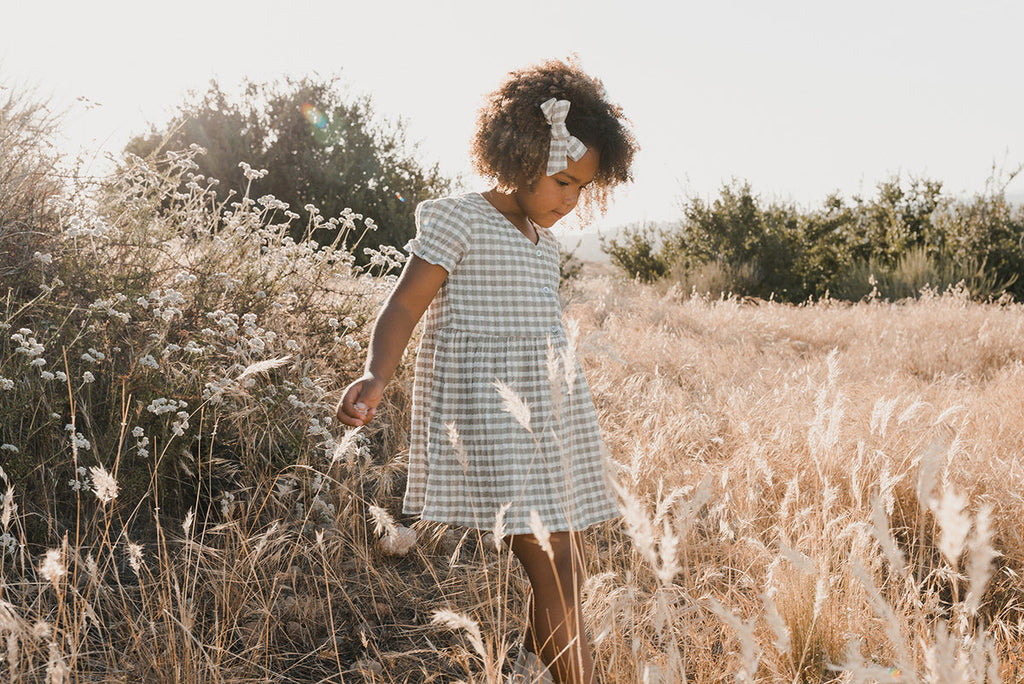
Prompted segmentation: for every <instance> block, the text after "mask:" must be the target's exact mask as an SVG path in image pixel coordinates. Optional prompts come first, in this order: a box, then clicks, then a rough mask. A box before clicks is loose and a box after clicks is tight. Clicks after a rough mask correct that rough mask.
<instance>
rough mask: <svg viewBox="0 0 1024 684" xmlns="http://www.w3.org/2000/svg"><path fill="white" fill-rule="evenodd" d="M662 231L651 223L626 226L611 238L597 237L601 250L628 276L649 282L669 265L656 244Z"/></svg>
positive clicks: (666, 269) (668, 267)
mask: <svg viewBox="0 0 1024 684" xmlns="http://www.w3.org/2000/svg"><path fill="white" fill-rule="evenodd" d="M661 234H662V233H661V232H660V231H658V230H656V229H655V228H654V227H653V226H650V225H646V224H642V223H640V224H636V225H632V226H627V227H626V229H625V230H624V231H622V233H621V234H620V235H619V236H618V237H614V238H606V237H604V236H603V235H602V236H601V249H602V250H603V251H604V253H605V254H607V255H608V257H609V258H610V259H611V262H612V263H613V264H614V265H616V266H618V267H619V268H620V269H622V271H623V272H624V273H625V274H626V275H627V276H629V277H630V278H636V279H638V280H640V281H641V282H644V283H651V282H654V281H655V280H658V279H659V278H661V277H663V276H664V275H665V274H667V273H668V272H669V269H670V268H671V266H672V264H671V262H670V261H669V260H668V258H667V256H666V255H665V254H663V250H660V249H659V247H658V246H657V243H658V239H659V235H661Z"/></svg>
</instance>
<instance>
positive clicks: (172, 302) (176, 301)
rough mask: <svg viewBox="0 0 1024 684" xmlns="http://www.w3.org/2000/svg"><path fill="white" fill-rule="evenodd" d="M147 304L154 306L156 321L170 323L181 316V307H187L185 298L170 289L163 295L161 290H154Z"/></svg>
mask: <svg viewBox="0 0 1024 684" xmlns="http://www.w3.org/2000/svg"><path fill="white" fill-rule="evenodd" d="M179 275H181V274H179ZM186 276H187V274H186ZM188 277H194V276H188ZM140 299H141V298H140ZM136 301H137V300H136ZM147 304H151V305H152V306H153V312H152V313H153V318H154V319H159V320H162V321H164V322H165V323H170V322H171V321H173V320H174V319H175V318H176V317H178V316H181V307H183V306H184V305H185V296H184V295H183V294H181V293H180V292H178V291H177V290H175V289H174V288H170V287H169V288H167V289H165V290H164V291H163V292H162V293H161V291H160V290H153V291H152V292H150V293H149V299H148V301H147Z"/></svg>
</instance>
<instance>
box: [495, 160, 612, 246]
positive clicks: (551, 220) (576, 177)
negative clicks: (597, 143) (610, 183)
mask: <svg viewBox="0 0 1024 684" xmlns="http://www.w3.org/2000/svg"><path fill="white" fill-rule="evenodd" d="M599 161H600V153H599V152H598V150H597V148H595V147H588V148H587V151H586V154H584V155H583V156H582V157H580V158H579V161H573V160H572V158H571V157H570V158H569V159H568V162H569V166H568V167H566V168H565V170H564V171H559V172H558V173H556V174H555V175H553V176H542V177H541V178H540V179H539V180H538V181H536V182H535V183H534V184H533V187H532V188H531V187H524V188H520V189H518V190H516V191H515V193H514V196H515V198H516V202H517V203H518V204H519V208H520V209H521V210H522V211H523V213H524V214H526V215H527V216H529V217H530V219H531V220H532V221H533V222H534V223H536V224H537V225H538V226H541V227H544V228H550V227H551V226H553V225H555V223H556V222H557V221H558V220H559V219H561V218H562V217H563V216H565V215H566V214H568V213H569V212H571V211H572V210H573V209H575V208H576V204H577V203H578V202H579V200H580V193H581V192H582V191H583V189H584V188H585V187H586V186H587V185H588V184H589V183H590V182H591V181H592V180H594V176H596V175H597V169H598V162H599Z"/></svg>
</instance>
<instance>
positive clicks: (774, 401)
mask: <svg viewBox="0 0 1024 684" xmlns="http://www.w3.org/2000/svg"><path fill="white" fill-rule="evenodd" d="M193 154H194V151H193ZM189 169H190V166H189V154H184V155H181V156H177V157H176V158H174V159H172V160H171V161H170V162H168V163H166V164H164V165H161V166H158V167H154V166H153V165H152V164H151V163H148V162H144V161H142V160H137V159H136V160H131V159H129V160H128V161H127V162H126V163H125V166H124V167H123V168H122V169H120V171H119V175H118V176H117V177H116V178H115V179H114V180H113V181H111V182H109V183H107V184H105V185H104V186H102V187H100V188H95V189H94V191H93V192H91V193H89V194H88V196H85V195H82V196H78V195H72V196H71V197H68V198H65V199H61V200H60V201H59V202H58V201H57V200H56V199H53V198H52V197H51V204H50V205H48V206H51V207H52V214H47V216H45V217H44V218H45V219H46V220H42V221H40V222H38V223H37V224H35V226H34V227H33V229H32V230H31V231H24V232H19V231H17V230H13V229H12V230H11V231H10V232H9V233H7V234H4V235H3V240H4V243H3V244H4V247H5V250H6V251H5V252H4V254H3V255H0V256H3V258H4V259H5V260H4V261H0V272H2V273H3V274H4V291H3V295H4V297H5V299H4V302H3V304H2V306H0V324H2V326H0V327H2V328H3V336H2V339H0V443H2V447H0V448H2V451H0V454H2V460H0V463H2V464H3V474H2V479H3V482H2V483H0V485H2V491H3V492H4V496H3V505H2V509H0V511H2V512H0V535H2V537H0V539H2V542H0V548H2V550H0V641H2V645H3V649H2V655H0V657H2V660H0V680H6V681H11V682H30V681H50V682H64V681H77V682H84V681H147V682H164V681H165V682H180V681H203V682H205V681H211V682H256V681H281V682H285V681H295V682H341V681H344V682H455V681H459V680H462V681H466V682H470V681H472V682H489V683H491V684H496V683H497V682H500V681H502V674H501V673H502V670H503V668H504V670H505V671H506V672H507V668H508V665H507V660H508V656H509V654H510V653H514V650H515V648H516V643H517V640H518V638H519V635H520V633H521V627H522V624H523V614H522V610H521V608H522V606H523V605H524V598H525V592H526V583H525V580H524V578H523V576H522V575H521V574H520V571H519V570H518V568H517V567H516V565H515V562H514V559H512V558H511V556H510V554H509V552H508V550H507V549H506V548H505V547H504V546H502V545H501V544H497V543H495V542H496V541H497V540H496V538H495V535H494V534H493V533H490V534H484V535H479V534H477V533H475V532H473V533H466V532H465V531H464V530H460V529H446V528H444V527H443V526H440V525H437V524H433V523H429V524H427V523H423V522H419V521H416V520H415V519H405V518H402V517H401V516H398V514H397V512H398V511H399V510H400V497H401V494H402V490H403V484H404V465H405V461H404V452H403V449H404V446H405V444H406V440H407V435H406V431H407V422H408V395H409V388H410V382H411V377H410V367H411V363H410V362H411V358H412V350H410V353H409V354H408V355H407V358H406V360H405V362H404V363H403V368H402V370H401V373H400V375H399V377H397V378H396V380H395V381H394V382H393V384H392V386H391V388H390V390H389V394H388V395H386V398H385V404H384V409H383V411H382V414H381V415H380V418H379V419H378V421H376V423H375V424H374V425H372V426H371V427H369V428H367V429H364V430H361V431H358V432H347V433H346V432H343V431H341V430H340V429H338V428H337V426H336V425H334V424H333V422H332V421H331V419H330V416H331V413H332V407H333V403H334V401H336V399H337V393H338V391H339V390H340V389H341V388H342V387H343V386H344V384H345V382H346V379H347V378H349V377H351V375H352V373H354V372H355V371H356V369H357V368H358V366H359V364H360V362H361V358H362V353H363V352H362V348H363V346H364V345H365V343H366V338H367V335H368V330H369V325H370V322H371V321H372V317H373V315H374V312H375V311H376V308H377V307H378V306H379V303H380V301H381V299H382V298H383V296H385V294H386V292H387V290H388V287H389V285H390V282H391V281H392V279H393V275H394V271H395V269H396V268H398V267H399V266H400V262H401V256H400V255H399V254H397V253H396V252H395V251H393V250H386V249H384V250H380V251H376V250H371V253H370V261H371V266H370V269H369V275H365V274H363V273H362V272H360V271H359V270H358V269H355V268H354V266H353V264H352V262H351V258H350V257H349V256H348V254H347V252H346V251H345V250H344V249H342V247H343V246H345V245H346V244H348V245H350V244H352V243H353V242H355V241H356V240H357V239H362V238H360V237H359V236H362V235H364V234H365V233H366V230H367V228H368V226H367V221H366V220H365V219H363V218H362V217H358V216H352V215H345V216H342V217H336V218H334V219H328V220H334V221H336V222H337V224H338V225H339V226H341V227H342V228H343V229H344V230H343V232H342V234H341V235H340V236H339V242H338V244H336V245H333V246H331V245H328V246H323V245H317V244H315V243H312V242H311V241H310V240H309V239H308V237H307V238H304V237H303V230H302V227H301V226H300V227H296V226H294V225H291V221H292V220H293V219H290V218H289V217H288V214H287V213H286V212H287V209H285V208H284V207H281V206H279V203H276V200H275V199H274V198H272V197H266V196H262V197H258V198H256V199H250V197H257V195H258V194H259V193H258V192H257V191H256V190H255V188H257V187H258V181H259V178H260V172H259V171H258V170H248V169H247V175H249V176H250V178H249V180H250V181H251V182H252V184H253V186H254V187H253V188H251V191H247V192H245V193H244V194H243V196H242V197H241V198H239V199H233V200H232V202H231V203H226V202H223V201H219V200H216V199H215V198H214V195H212V194H211V186H210V185H209V182H208V181H207V180H206V179H203V178H197V177H195V176H194V174H193V175H191V176H190V175H189V174H190V170H189ZM52 192H53V193H57V190H56V189H54V190H52ZM322 220H323V219H319V218H317V219H314V221H322ZM369 223H370V224H371V225H370V226H369V227H372V222H369ZM8 225H14V224H8ZM296 228H298V229H299V230H298V231H297V232H298V237H296V236H295V235H294V233H295V232H296V231H295V229H296ZM308 228H309V227H307V230H306V231H305V234H306V235H307V236H308V233H309V230H308ZM370 235H371V237H372V233H370ZM5 269H6V270H5ZM563 299H564V303H565V310H566V316H567V317H568V318H570V319H573V320H576V321H578V323H579V327H580V338H579V346H578V354H579V355H580V357H581V359H582V361H583V365H584V367H585V368H586V371H587V375H588V379H589V381H590V385H591V388H592V390H593V393H594V397H595V401H596V403H597V407H598V410H599V414H600V417H601V423H602V427H603V430H604V431H605V438H606V442H607V445H608V448H609V452H610V455H609V467H610V469H611V470H612V474H613V476H614V478H615V480H616V481H617V482H618V483H619V491H620V495H621V499H622V509H623V519H622V521H617V522H615V523H608V524H605V525H602V526H598V527H596V528H593V529H592V530H590V531H589V532H588V536H587V552H588V570H589V573H590V577H589V579H588V581H587V583H586V586H585V601H586V605H585V610H586V617H587V620H588V625H589V629H590V635H591V638H592V640H593V642H594V643H595V644H596V657H597V662H598V667H599V670H600V671H601V673H602V677H603V681H605V682H682V681H690V682H727V681H737V680H738V681H756V682H777V681H787V682H790V681H793V682H800V681H806V682H823V681H838V682H874V681H883V682H884V681H894V682H895V681H898V682H985V681H990V682H995V681H1008V682H1014V681H1021V680H1024V665H1022V663H1024V635H1022V625H1024V607H1022V604H1021V596H1024V580H1022V579H1021V573H1022V572H1024V539H1022V529H1021V526H1020V520H1022V519H1024V499H1022V497H1024V466H1022V462H1021V461H1022V458H1021V455H1022V454H1024V430H1022V427H1024V418H1022V416H1024V395H1022V394H1021V391H1020V388H1021V386H1022V383H1024V307H1021V306H1020V305H1015V304H1008V303H1001V304H979V303H975V302H972V301H971V300H970V298H969V296H968V294H967V293H965V292H963V291H956V290H954V291H950V292H946V293H934V292H930V293H929V292H926V293H924V294H923V296H922V297H921V298H920V299H918V300H915V301H909V302H902V303H886V302H880V301H869V302H863V303H860V304H856V305H849V304H842V303H837V302H832V301H822V302H816V303H813V304H808V305H805V306H789V305H781V304H775V303H771V302H741V301H736V300H729V299H726V300H715V301H708V300H705V299H702V298H700V297H691V296H688V295H687V294H686V293H681V292H678V291H674V290H671V289H669V290H666V289H665V288H663V287H658V286H642V285H638V284H636V283H633V282H629V281H625V280H621V279H617V278H615V277H613V276H587V277H584V278H583V279H581V280H578V281H574V282H572V283H570V284H569V285H568V286H567V287H566V288H565V290H564V292H563Z"/></svg>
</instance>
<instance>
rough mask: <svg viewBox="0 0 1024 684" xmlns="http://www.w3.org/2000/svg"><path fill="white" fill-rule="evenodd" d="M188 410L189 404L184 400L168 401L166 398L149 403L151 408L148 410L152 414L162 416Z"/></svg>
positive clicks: (148, 407) (147, 408)
mask: <svg viewBox="0 0 1024 684" xmlns="http://www.w3.org/2000/svg"><path fill="white" fill-rule="evenodd" d="M186 408H188V403H187V402H185V401H184V400H182V401H178V400H176V399H167V398H166V397H160V398H158V399H154V400H153V401H151V402H149V406H147V407H146V410H147V411H149V412H150V413H152V414H155V415H158V416H162V415H163V414H165V413H171V412H172V411H180V410H183V409H186Z"/></svg>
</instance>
